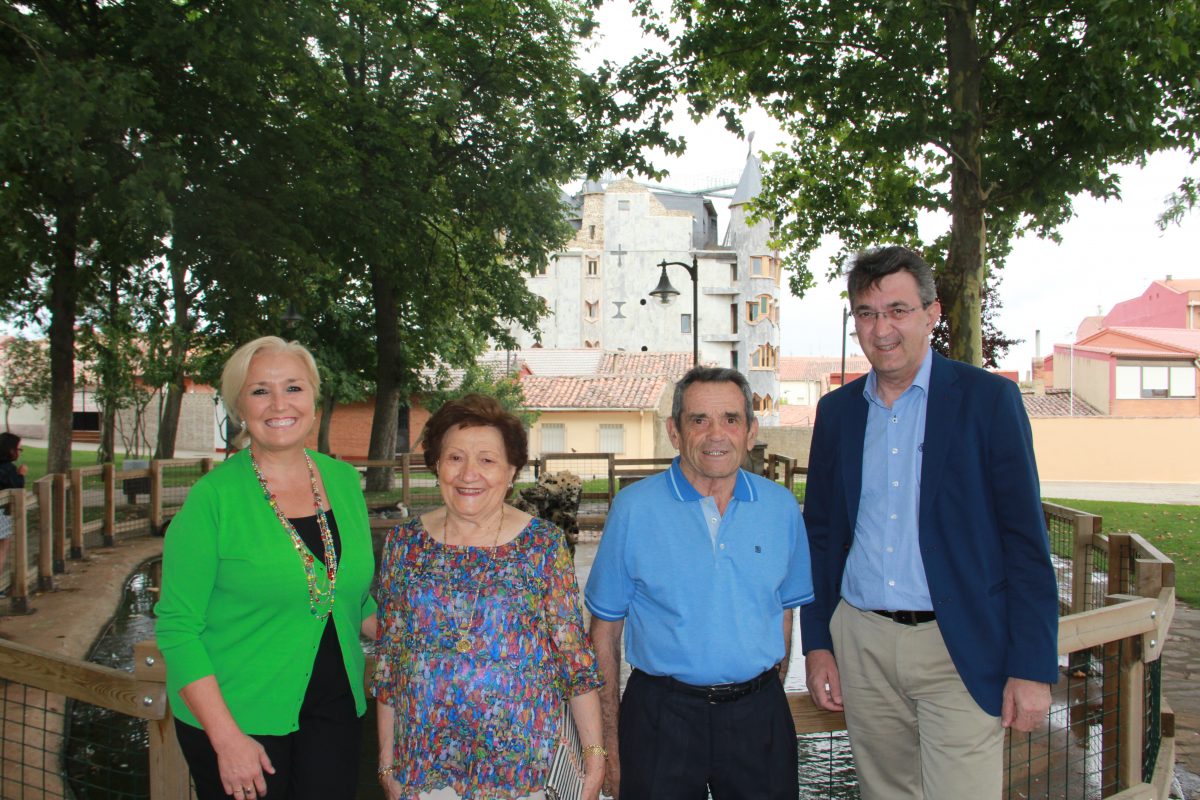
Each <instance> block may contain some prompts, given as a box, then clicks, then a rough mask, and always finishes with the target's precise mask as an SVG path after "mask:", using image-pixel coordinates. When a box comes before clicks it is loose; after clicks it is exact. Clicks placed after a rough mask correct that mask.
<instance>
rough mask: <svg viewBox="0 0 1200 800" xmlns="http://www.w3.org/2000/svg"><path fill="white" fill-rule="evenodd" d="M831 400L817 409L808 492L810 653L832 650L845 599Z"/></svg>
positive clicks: (803, 632)
mask: <svg viewBox="0 0 1200 800" xmlns="http://www.w3.org/2000/svg"><path fill="white" fill-rule="evenodd" d="M832 399H834V396H833V395H826V396H825V397H823V398H822V399H821V400H820V402H818V404H817V420H816V426H815V427H814V428H813V437H812V445H811V447H810V448H809V452H808V478H807V479H806V481H805V488H804V527H805V529H806V530H807V532H808V550H809V557H810V559H811V562H812V577H813V602H811V603H809V604H808V605H805V606H803V607H801V609H800V646H801V649H802V650H803V652H804V653H806V654H807V653H808V652H809V651H811V650H832V649H833V639H832V637H831V636H830V633H829V620H830V619H831V618H832V617H833V611H834V608H836V607H837V603H838V598H839V597H840V594H841V587H840V583H841V567H840V564H838V563H836V561H837V557H838V554H839V553H838V551H840V550H841V548H840V546H838V545H837V544H836V543H835V542H834V541H833V524H832V522H833V520H832V515H833V512H834V508H835V503H836V496H840V493H837V492H836V491H835V488H834V487H835V484H836V481H835V476H836V472H837V469H838V465H837V436H836V429H837V425H838V417H839V414H838V413H837V409H836V405H835V403H834V402H832Z"/></svg>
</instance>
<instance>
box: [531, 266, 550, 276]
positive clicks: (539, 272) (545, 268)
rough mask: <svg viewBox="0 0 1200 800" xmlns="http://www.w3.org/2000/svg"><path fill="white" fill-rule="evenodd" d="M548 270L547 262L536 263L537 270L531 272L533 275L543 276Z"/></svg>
mask: <svg viewBox="0 0 1200 800" xmlns="http://www.w3.org/2000/svg"><path fill="white" fill-rule="evenodd" d="M549 272H550V265H549V264H538V267H537V272H535V273H533V274H534V277H537V278H544V277H546V275H547V274H548V273H549Z"/></svg>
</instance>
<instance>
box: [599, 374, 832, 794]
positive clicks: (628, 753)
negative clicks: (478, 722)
mask: <svg viewBox="0 0 1200 800" xmlns="http://www.w3.org/2000/svg"><path fill="white" fill-rule="evenodd" d="M757 431H758V421H757V420H756V419H755V418H754V414H753V406H752V403H751V394H750V387H749V384H748V383H747V382H746V379H745V377H744V376H743V375H742V374H741V373H739V372H737V371H736V370H732V369H721V368H716V367H696V368H693V369H692V370H691V371H689V372H688V373H687V375H685V376H684V377H683V379H682V380H680V381H679V383H678V384H677V385H676V387H675V396H674V402H673V404H672V409H671V419H670V420H669V421H668V422H667V433H668V434H669V435H670V437H671V443H672V444H674V445H675V447H676V448H677V449H678V450H679V457H678V458H676V459H675V461H674V462H673V463H672V464H671V467H670V469H668V470H667V471H666V472H662V473H659V474H658V475H654V476H652V477H649V478H646V479H644V480H642V481H639V482H638V483H636V484H634V485H633V486H630V487H629V488H627V489H625V490H623V491H622V492H621V493H620V494H619V495H617V497H616V499H615V500H614V502H613V506H612V511H611V512H610V513H609V516H608V522H607V524H606V525H605V527H604V537H603V539H602V540H601V542H600V549H599V551H598V552H597V554H596V561H595V564H594V565H593V566H592V572H591V576H590V577H589V579H588V583H587V590H586V592H585V600H586V603H587V606H588V609H589V610H590V611H591V613H592V625H591V636H592V642H593V644H594V645H595V648H596V654H597V658H598V660H599V664H600V669H601V671H602V672H603V673H604V677H605V686H604V688H603V689H602V690H601V695H600V698H601V708H602V711H603V717H604V744H605V747H606V749H607V750H608V753H609V756H608V770H607V773H606V777H605V791H606V792H607V793H609V794H612V795H614V796H620V797H622V798H624V800H704V798H705V797H707V796H708V793H709V792H710V791H711V793H712V797H713V798H714V799H715V800H727V799H729V798H732V799H734V800H736V799H737V798H745V799H746V800H751V798H753V800H775V799H776V798H778V799H779V800H784V799H785V798H786V800H794V799H795V797H796V796H797V794H798V791H799V787H798V785H797V772H796V730H795V726H794V725H793V723H792V715H791V711H790V710H789V708H788V704H787V699H786V698H785V696H784V693H783V684H782V678H783V675H782V670H785V669H786V668H787V657H788V649H789V646H790V642H791V632H792V609H794V608H796V607H797V606H800V605H802V604H804V603H807V602H809V601H811V600H812V597H813V591H812V576H811V572H810V569H809V559H808V545H807V539H806V536H805V532H804V522H803V521H802V519H801V516H800V509H799V506H798V504H797V502H796V498H795V497H794V496H793V495H792V493H791V492H789V491H788V490H787V489H785V488H783V487H782V486H780V485H778V484H776V483H773V482H771V481H768V480H766V479H765V478H762V477H760V476H757V475H753V474H751V473H749V472H746V471H744V470H742V469H740V465H741V463H742V459H743V458H744V457H745V455H746V452H747V451H748V450H749V448H750V447H751V446H752V445H753V443H754V438H755V434H756V433H757ZM626 621H628V623H629V624H628V626H626V625H625V623H626ZM622 632H624V634H625V651H626V654H627V657H628V659H629V663H630V665H631V666H632V667H633V673H632V675H631V676H630V678H629V683H628V686H627V687H626V689H625V695H624V698H623V699H620V702H619V706H620V713H619V724H618V699H619V685H620V674H621V635H622ZM618 733H619V735H618Z"/></svg>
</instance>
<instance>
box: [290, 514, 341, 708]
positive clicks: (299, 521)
mask: <svg viewBox="0 0 1200 800" xmlns="http://www.w3.org/2000/svg"><path fill="white" fill-rule="evenodd" d="M325 518H326V519H327V520H328V521H329V533H330V534H331V535H332V536H333V550H334V552H335V553H337V554H338V556H339V557H340V556H341V554H342V539H341V537H340V536H339V535H338V527H337V520H336V519H334V517H333V509H330V510H329V511H326V512H325ZM288 522H290V523H292V525H294V526H295V528H296V533H297V534H298V535H299V536H300V539H301V540H302V541H303V542H304V544H305V545H307V546H308V549H309V550H311V551H312V554H313V555H314V556H316V557H317V560H318V561H320V562H321V563H322V564H324V563H325V543H324V542H322V541H321V528H320V525H319V523H318V522H317V515H316V514H314V515H312V516H311V517H289V518H288ZM335 602H337V601H336V598H335ZM300 714H301V717H302V718H304V717H305V716H306V715H307V714H318V715H321V716H324V717H327V718H333V719H343V720H352V719H355V718H356V717H357V716H358V714H357V713H356V711H355V708H354V695H353V694H352V693H351V691H350V679H349V677H348V676H347V675H346V664H345V662H344V661H343V660H342V650H341V646H340V645H339V644H338V638H337V629H336V628H334V626H333V615H332V614H330V615H329V617H328V619H326V620H325V631H324V633H323V634H322V636H321V644H320V646H319V647H318V648H317V656H316V658H315V659H314V660H313V668H312V677H311V678H309V681H308V691H307V692H306V693H305V695H304V703H303V704H302V706H301V709H300Z"/></svg>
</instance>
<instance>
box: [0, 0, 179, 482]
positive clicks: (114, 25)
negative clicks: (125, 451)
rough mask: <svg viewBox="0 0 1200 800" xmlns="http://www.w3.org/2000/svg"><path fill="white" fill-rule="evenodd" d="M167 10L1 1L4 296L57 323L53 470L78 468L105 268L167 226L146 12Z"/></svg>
mask: <svg viewBox="0 0 1200 800" xmlns="http://www.w3.org/2000/svg"><path fill="white" fill-rule="evenodd" d="M168 6H169V4H158V5H157V6H155V4H145V5H135V6H128V5H126V4H123V3H57V2H53V3H52V2H24V3H19V4H5V5H3V6H0V85H3V86H4V91H3V92H2V93H0V119H3V120H4V124H3V125H0V175H3V179H2V180H0V219H3V220H4V222H5V224H4V225H2V226H0V266H2V267H3V269H0V276H3V277H2V278H0V297H2V298H4V301H3V303H4V306H5V307H6V310H8V311H10V312H13V313H14V314H15V315H16V316H18V317H19V318H22V319H23V320H25V321H29V322H32V321H36V322H38V323H41V324H45V325H46V327H47V332H48V339H49V350H50V380H51V388H50V419H49V452H48V456H47V461H48V463H47V469H48V471H50V472H66V471H67V470H68V469H69V468H70V455H71V453H70V449H71V428H72V402H73V399H74V391H75V378H74V371H75V325H76V321H77V319H78V317H79V313H80V311H81V309H83V308H85V307H86V306H87V304H88V303H89V302H91V301H92V299H93V298H94V296H95V294H96V293H97V291H98V289H99V286H100V280H101V275H102V270H103V269H104V268H106V267H111V266H112V265H130V264H138V263H141V262H143V261H145V260H146V259H148V258H149V257H150V256H151V255H152V254H153V253H154V251H155V250H156V249H157V248H158V246H159V243H160V238H159V237H160V236H161V235H162V233H163V232H164V231H165V220H166V206H165V203H164V202H163V195H162V190H163V188H164V187H165V185H166V184H167V183H169V181H170V179H171V177H172V175H173V167H174V164H173V160H172V157H171V152H170V149H169V148H164V147H162V146H160V143H159V142H157V141H155V140H154V139H153V137H151V136H150V135H149V134H148V133H147V129H148V128H150V127H152V126H153V124H154V120H155V115H156V110H155V108H154V106H153V103H152V102H151V99H152V91H151V85H152V82H153V81H152V77H151V70H150V69H149V68H148V66H147V64H146V63H145V61H144V59H145V58H146V57H147V56H150V57H153V54H151V53H149V52H148V51H145V50H142V49H141V48H140V44H141V40H140V34H141V33H142V26H143V23H144V22H145V19H144V13H143V12H146V11H147V10H151V11H152V10H154V9H155V8H156V7H157V8H167V7H168Z"/></svg>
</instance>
